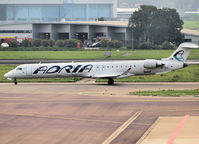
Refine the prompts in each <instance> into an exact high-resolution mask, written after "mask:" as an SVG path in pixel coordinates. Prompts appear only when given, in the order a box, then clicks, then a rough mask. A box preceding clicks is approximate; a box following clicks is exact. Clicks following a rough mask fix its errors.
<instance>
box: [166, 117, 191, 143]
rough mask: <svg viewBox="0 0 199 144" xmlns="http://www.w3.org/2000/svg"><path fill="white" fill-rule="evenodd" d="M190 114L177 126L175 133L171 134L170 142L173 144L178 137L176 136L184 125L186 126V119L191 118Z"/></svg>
mask: <svg viewBox="0 0 199 144" xmlns="http://www.w3.org/2000/svg"><path fill="white" fill-rule="evenodd" d="M189 117H190V116H189V115H186V116H185V117H184V118H183V119H182V121H181V122H180V124H179V125H178V127H177V128H176V130H175V131H174V133H173V134H172V135H171V137H170V139H169V141H168V144H173V142H174V140H175V139H176V137H177V136H178V134H179V132H180V131H181V129H182V127H183V126H184V124H185V123H186V121H187V120H188V119H189Z"/></svg>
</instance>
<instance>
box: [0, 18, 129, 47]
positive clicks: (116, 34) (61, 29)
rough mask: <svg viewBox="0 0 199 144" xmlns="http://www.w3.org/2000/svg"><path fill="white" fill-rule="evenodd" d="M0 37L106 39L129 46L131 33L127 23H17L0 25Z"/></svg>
mask: <svg viewBox="0 0 199 144" xmlns="http://www.w3.org/2000/svg"><path fill="white" fill-rule="evenodd" d="M0 36H15V37H17V38H20V39H25V38H30V39H52V40H61V39H63V40H64V39H79V40H82V41H85V40H92V39H94V38H97V37H107V38H109V39H112V40H121V41H123V43H124V44H127V45H129V44H130V45H131V43H132V33H131V31H130V30H129V29H128V22H120V21H92V22H90V21H67V22H39V23H38V22H35V23H33V22H31V23H25V22H18V23H12V24H0Z"/></svg>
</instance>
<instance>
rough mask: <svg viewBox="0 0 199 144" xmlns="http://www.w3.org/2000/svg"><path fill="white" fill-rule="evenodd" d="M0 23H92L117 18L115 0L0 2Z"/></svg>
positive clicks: (26, 0) (12, 0)
mask: <svg viewBox="0 0 199 144" xmlns="http://www.w3.org/2000/svg"><path fill="white" fill-rule="evenodd" d="M0 11H1V12H0V21H60V20H66V21H92V20H95V19H96V18H99V17H104V18H105V19H106V20H113V19H116V17H117V0H95V1H93V0H0Z"/></svg>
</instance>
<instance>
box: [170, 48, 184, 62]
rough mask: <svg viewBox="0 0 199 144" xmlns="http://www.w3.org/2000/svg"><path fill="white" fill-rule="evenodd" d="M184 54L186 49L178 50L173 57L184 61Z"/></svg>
mask: <svg viewBox="0 0 199 144" xmlns="http://www.w3.org/2000/svg"><path fill="white" fill-rule="evenodd" d="M183 54H184V51H183V50H180V51H178V52H176V53H175V54H174V56H173V57H174V58H175V59H176V60H177V61H179V62H184V58H183Z"/></svg>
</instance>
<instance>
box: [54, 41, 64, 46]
mask: <svg viewBox="0 0 199 144" xmlns="http://www.w3.org/2000/svg"><path fill="white" fill-rule="evenodd" d="M55 45H56V46H58V47H64V41H63V40H57V41H56V43H55Z"/></svg>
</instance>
